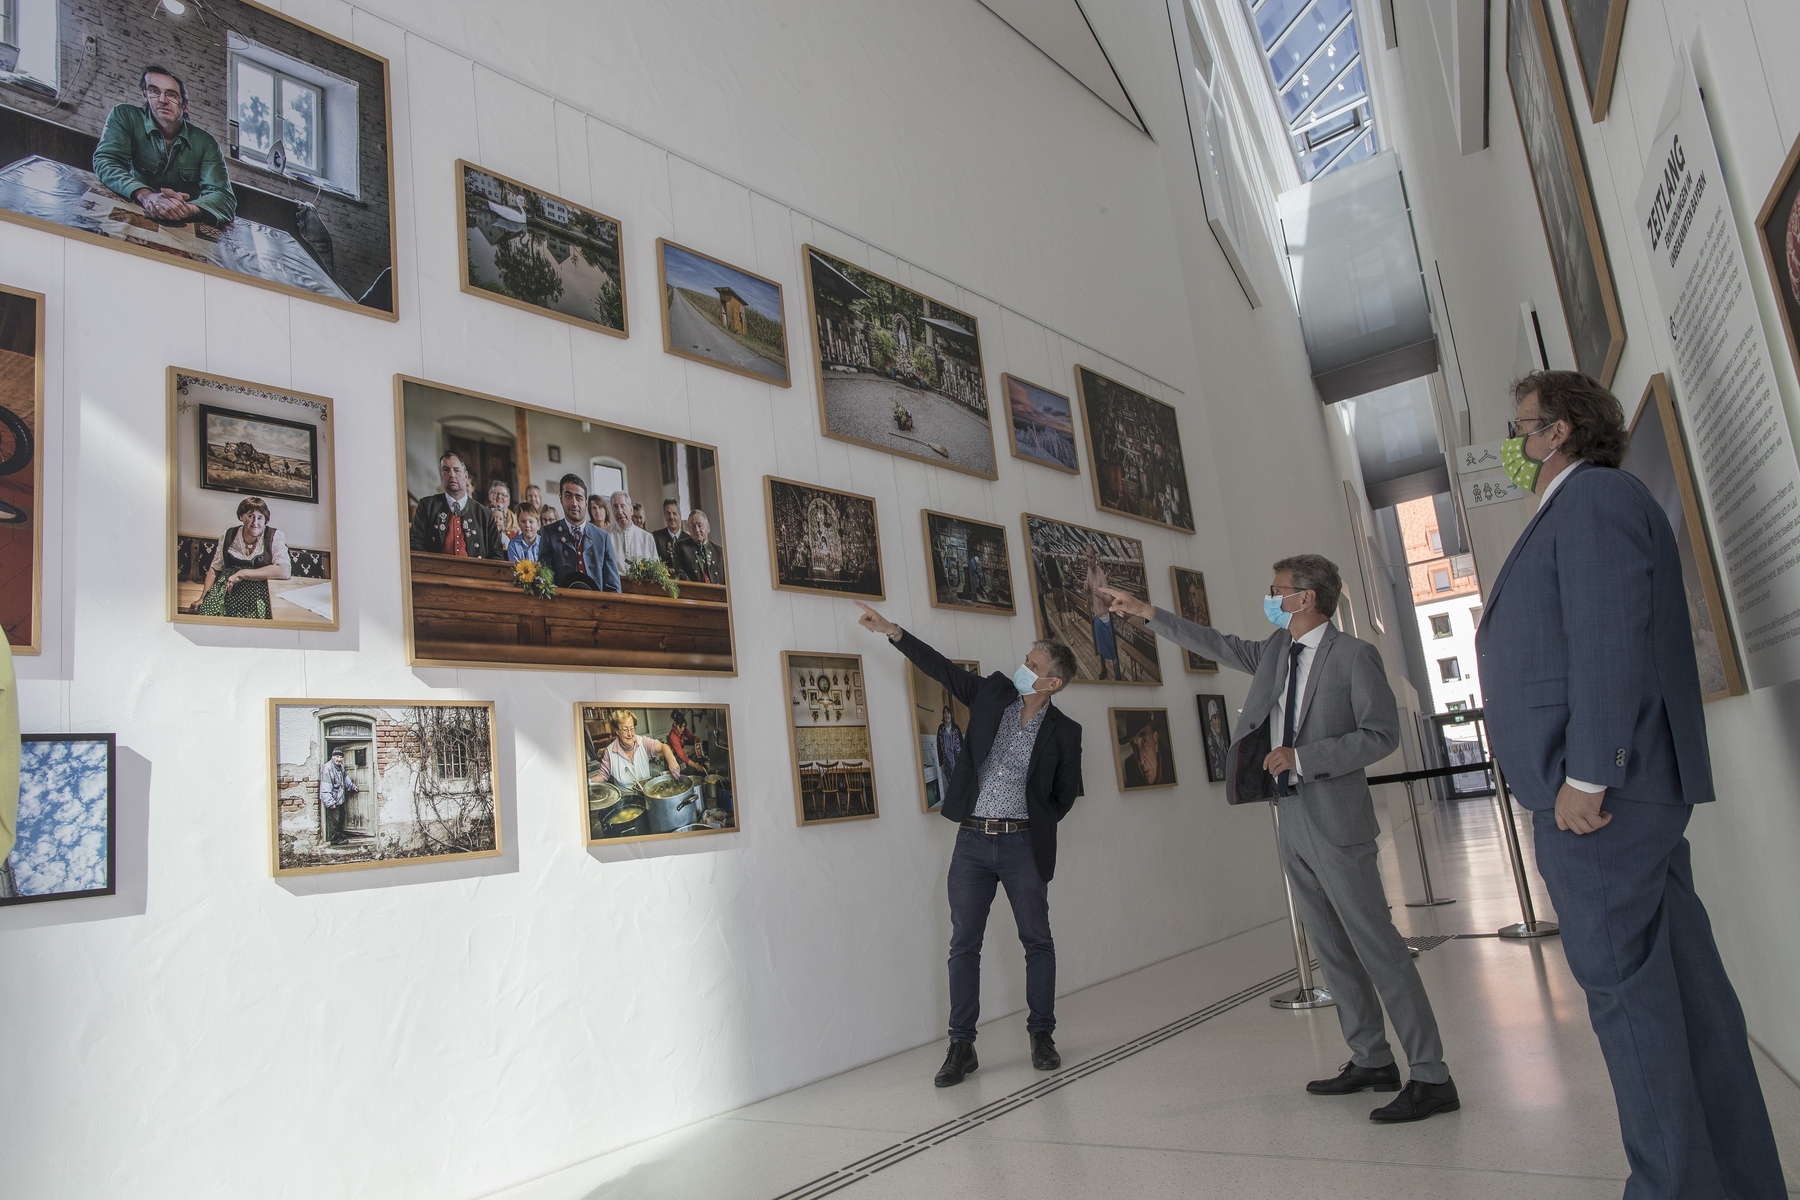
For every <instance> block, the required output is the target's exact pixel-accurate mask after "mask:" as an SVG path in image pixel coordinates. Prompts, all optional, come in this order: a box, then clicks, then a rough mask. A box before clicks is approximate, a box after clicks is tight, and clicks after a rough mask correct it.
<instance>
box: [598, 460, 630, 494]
mask: <svg viewBox="0 0 1800 1200" xmlns="http://www.w3.org/2000/svg"><path fill="white" fill-rule="evenodd" d="M630 490H631V489H630V488H629V487H627V486H625V464H624V463H622V462H620V461H619V460H618V459H616V458H595V459H590V460H589V462H588V495H590V496H611V495H612V494H613V493H614V492H629V491H630Z"/></svg>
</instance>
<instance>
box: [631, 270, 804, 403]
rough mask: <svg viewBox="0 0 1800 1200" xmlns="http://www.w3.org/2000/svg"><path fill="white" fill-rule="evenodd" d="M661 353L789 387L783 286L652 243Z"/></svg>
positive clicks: (747, 272) (749, 273) (743, 271)
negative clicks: (659, 298) (657, 283)
mask: <svg viewBox="0 0 1800 1200" xmlns="http://www.w3.org/2000/svg"><path fill="white" fill-rule="evenodd" d="M656 270H657V274H658V276H659V277H660V282H661V284H662V314H663V349H664V350H667V351H668V352H669V353H670V354H673V355H675V356H677V357H679V358H688V359H692V360H693V361H695V362H701V363H706V364H707V365H708V366H714V367H718V368H719V369H721V370H725V371H733V372H736V373H737V374H739V375H748V376H749V377H750V378H752V379H760V380H762V381H763V382H764V383H773V384H776V385H777V386H779V387H788V386H789V385H790V383H791V382H792V381H791V380H789V378H788V356H787V318H786V316H785V312H786V310H785V309H784V308H783V307H782V303H781V285H780V284H779V283H776V282H775V281H774V280H773V279H765V278H764V277H763V276H761V275H756V274H753V273H751V272H749V271H746V270H744V269H743V268H742V267H734V266H732V265H731V264H729V263H724V262H720V261H719V260H718V259H716V258H713V257H711V256H710V255H706V254H702V253H700V252H699V251H698V250H689V249H688V248H687V247H686V246H678V245H676V244H675V243H674V242H671V241H669V240H667V239H666V238H657V239H656Z"/></svg>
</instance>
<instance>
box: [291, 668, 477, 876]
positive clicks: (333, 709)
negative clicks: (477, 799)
mask: <svg viewBox="0 0 1800 1200" xmlns="http://www.w3.org/2000/svg"><path fill="white" fill-rule="evenodd" d="M286 709H303V710H309V711H307V712H306V713H305V714H303V715H302V714H299V713H297V714H296V715H295V718H294V720H293V721H292V722H291V724H292V725H293V726H295V727H296V728H297V729H298V728H299V727H305V726H309V725H310V729H309V735H314V736H316V738H317V741H309V742H308V744H307V746H306V747H305V754H304V755H303V756H302V757H300V758H289V759H287V760H285V761H286V763H287V764H288V765H290V766H293V767H296V768H298V769H299V771H298V773H290V774H288V775H286V776H284V775H283V774H282V766H283V763H284V760H283V759H282V756H281V753H282V713H283V710H286ZM439 709H443V710H470V709H480V710H482V711H483V712H484V713H485V714H486V721H485V722H484V724H485V726H486V735H487V736H486V752H487V759H486V773H485V784H486V787H487V803H486V808H487V812H488V818H487V819H488V820H489V821H491V822H492V826H493V829H492V837H493V845H491V846H480V847H478V848H476V849H471V850H461V851H452V852H448V853H438V854H417V855H413V854H388V855H386V856H378V857H372V858H353V857H351V854H350V852H345V853H344V854H342V855H341V856H339V861H335V862H311V861H301V856H302V854H303V853H304V854H307V855H308V856H311V857H319V856H323V857H330V856H332V855H333V854H334V853H335V852H334V851H332V850H331V849H330V848H329V845H330V844H331V843H330V839H329V837H328V836H327V834H326V827H327V824H328V821H329V817H328V814H327V812H326V806H324V805H323V804H321V802H320V797H319V790H320V777H319V773H320V772H321V771H322V770H323V769H324V767H325V764H326V763H327V761H328V759H327V757H326V749H325V747H326V746H327V745H328V744H332V743H337V744H340V745H346V746H347V747H348V751H347V755H346V757H347V763H346V773H347V774H348V773H349V772H353V771H354V772H364V771H366V772H367V773H368V774H367V776H366V778H367V779H368V781H369V783H370V786H369V787H366V788H364V787H360V786H359V787H358V788H357V790H356V792H355V794H356V795H363V794H364V793H365V792H366V793H372V795H371V797H370V798H371V799H372V801H373V803H372V804H366V805H365V804H361V803H359V804H357V805H356V809H357V811H356V812H355V813H354V814H353V813H352V812H351V811H350V809H351V804H350V797H349V795H346V796H345V801H344V803H343V804H341V805H338V806H337V807H340V808H343V809H344V810H345V811H344V812H343V813H342V814H341V815H339V816H338V818H337V820H338V821H339V822H340V825H339V828H338V831H339V832H341V833H344V834H345V835H346V837H348V836H350V834H351V832H352V831H351V830H350V828H349V826H350V822H351V819H352V817H353V816H354V817H355V818H356V820H357V822H358V828H357V830H356V831H354V832H355V836H359V837H367V838H371V839H373V842H374V849H375V850H376V851H377V853H378V855H379V852H380V851H382V850H385V849H388V848H390V847H392V846H394V845H396V844H398V842H399V838H400V835H401V834H403V833H404V832H405V830H404V829H403V828H402V829H401V830H399V831H395V830H394V829H393V826H396V825H397V826H402V827H403V826H404V824H405V817H406V815H407V814H408V813H409V812H410V813H411V814H412V818H413V822H414V825H415V826H421V825H422V824H423V823H424V821H425V818H424V816H423V813H424V812H426V811H431V812H432V813H433V817H432V820H433V821H434V823H436V824H437V825H439V826H440V830H441V831H442V830H451V829H453V828H454V826H453V825H452V824H449V823H446V822H445V821H444V820H443V812H442V810H441V809H439V808H436V807H434V806H431V805H426V806H420V805H419V804H418V803H417V797H418V795H419V782H420V780H422V779H424V778H425V777H426V776H427V775H430V776H431V777H432V778H433V780H434V783H433V784H432V785H429V786H433V787H438V788H441V789H443V794H449V793H451V792H453V791H455V790H457V789H456V785H455V784H454V783H449V784H446V782H445V781H446V780H456V779H461V778H465V777H466V773H467V772H469V771H471V770H474V769H476V768H477V767H479V766H480V765H481V759H480V756H479V750H480V748H481V744H480V742H478V741H474V740H473V731H471V730H451V731H450V732H449V734H448V735H446V740H445V743H444V744H443V745H442V746H439V747H435V748H424V747H421V746H420V744H419V742H420V740H421V739H420V737H419V735H418V734H417V732H416V731H417V729H419V728H421V727H422V726H420V725H419V724H417V723H415V725H414V727H413V730H412V731H409V730H405V729H402V730H398V731H395V730H391V729H390V730H388V731H386V734H387V736H385V737H384V732H383V731H382V730H380V729H379V728H378V726H379V724H380V722H381V721H382V719H383V718H382V716H381V715H378V714H379V713H387V712H401V713H414V712H419V711H425V710H439ZM268 719H269V727H268V729H269V731H268V737H269V745H268V756H269V794H268V805H269V808H268V814H269V873H270V874H271V875H273V876H276V877H282V876H287V875H320V874H327V873H336V872H339V871H359V870H369V869H371V868H375V867H402V866H420V865H423V864H425V863H434V862H463V861H466V860H468V859H475V858H495V857H498V856H499V855H500V854H502V853H503V852H504V851H505V831H504V829H503V828H502V822H501V820H500V815H501V803H500V799H501V798H500V754H499V730H498V723H497V721H496V718H495V712H494V702H493V701H492V700H432V701H425V702H421V701H415V700H363V699H315V698H313V697H308V696H299V697H270V699H269V701H268ZM334 721H335V722H337V723H338V724H336V725H331V724H329V723H330V722H334ZM400 723H401V722H399V721H395V720H392V719H391V718H390V724H400ZM334 729H335V730H336V732H335V733H334V732H333V730H334ZM365 730H366V733H365ZM409 738H410V739H411V740H410V743H409ZM452 743H454V744H452ZM358 748H361V749H363V750H364V751H365V752H366V754H365V758H364V761H362V762H360V763H356V762H352V761H348V760H349V758H350V753H352V752H353V751H354V750H355V749H358ZM293 749H294V750H296V751H298V750H299V749H300V747H298V746H296V747H294V748H293ZM384 749H385V752H386V754H387V756H388V763H387V765H386V766H385V767H384V766H383V764H382V754H383V751H384ZM309 762H311V763H312V764H313V766H312V772H311V774H310V775H309V774H306V773H305V768H306V766H307V764H308V763H309ZM402 767H411V768H412V769H411V771H410V773H409V772H408V771H406V770H404V769H397V768H402ZM459 771H460V772H463V773H464V774H458V773H457V772H459ZM409 774H410V784H411V788H410V790H409V791H408V792H407V793H406V794H405V795H404V796H400V795H398V794H397V792H396V791H395V790H390V791H389V792H388V793H387V795H388V796H389V797H390V798H391V799H393V800H395V803H394V804H393V805H392V806H384V804H383V800H382V794H383V793H382V787H383V786H384V785H386V784H388V783H389V782H390V781H392V782H393V784H394V785H395V788H396V789H397V788H398V786H399V783H400V777H401V776H405V775H409ZM284 780H285V782H284ZM353 781H354V780H353ZM482 782H483V781H482V780H478V781H477V783H476V788H475V790H476V792H477V794H479V792H480V789H481V784H482ZM284 789H285V790H286V791H287V792H288V793H289V795H287V796H284V795H283V792H284ZM409 801H410V803H408V802H409ZM289 802H291V803H289ZM446 803H448V802H446ZM384 807H388V813H389V814H390V815H393V816H395V817H396V818H397V820H395V821H392V822H386V821H383V819H382V818H383V815H384V814H383V811H382V810H383V808H384ZM479 808H480V806H479V805H478V806H477V812H479ZM309 809H310V810H312V812H313V813H314V814H315V815H314V816H311V817H309V816H308V815H307V814H308V810H309ZM289 814H291V815H293V816H294V817H295V819H294V820H286V819H285V817H286V816H287V815H289ZM480 824H481V821H480V820H479V819H478V820H477V821H476V822H474V825H475V826H477V827H478V826H479V825H480ZM313 826H316V829H315V828H312V827H313ZM371 828H372V829H373V830H374V832H373V833H369V832H365V830H367V829H371ZM462 832H464V833H466V831H462ZM425 840H426V839H425V838H424V837H423V836H421V844H424V842H425ZM435 840H437V841H441V840H442V836H441V833H440V835H439V836H436V837H435ZM482 840H485V839H483V838H481V836H480V831H479V828H477V829H476V841H477V842H479V841H482ZM309 844H310V850H303V849H302V848H303V847H305V846H308V845H309ZM345 844H348V842H346V843H345ZM284 850H285V851H286V852H287V853H288V854H289V856H290V858H291V860H292V861H295V862H298V863H299V865H290V866H283V865H282V859H283V852H284Z"/></svg>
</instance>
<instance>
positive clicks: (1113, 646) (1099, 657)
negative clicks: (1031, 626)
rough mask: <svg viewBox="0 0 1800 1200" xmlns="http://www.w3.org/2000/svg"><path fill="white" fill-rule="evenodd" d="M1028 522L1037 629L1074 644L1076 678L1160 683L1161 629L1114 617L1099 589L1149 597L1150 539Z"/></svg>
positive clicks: (1060, 523) (1026, 517) (1049, 522)
mask: <svg viewBox="0 0 1800 1200" xmlns="http://www.w3.org/2000/svg"><path fill="white" fill-rule="evenodd" d="M1024 522H1025V544H1026V545H1027V546H1028V547H1029V548H1030V551H1031V595H1032V604H1033V607H1034V608H1035V610H1036V613H1037V627H1038V636H1039V637H1043V638H1054V639H1056V640H1057V641H1060V642H1062V643H1063V644H1064V645H1066V646H1068V647H1069V649H1070V650H1072V651H1074V653H1075V666H1076V669H1077V673H1076V677H1075V680H1074V682H1077V683H1101V682H1111V683H1148V684H1154V683H1161V682H1162V663H1161V662H1160V661H1159V659H1158V656H1157V647H1156V635H1155V634H1153V633H1151V632H1150V630H1149V628H1148V627H1147V626H1146V625H1145V624H1144V623H1143V622H1141V621H1137V620H1134V619H1132V618H1129V617H1115V616H1113V615H1112V613H1111V612H1110V611H1109V607H1110V606H1109V604H1108V602H1107V601H1106V599H1105V598H1104V597H1103V596H1101V595H1100V589H1101V588H1117V589H1118V590H1119V591H1122V592H1127V593H1129V594H1130V595H1133V596H1136V597H1137V598H1138V599H1140V600H1148V599H1150V585H1149V574H1148V571H1147V570H1146V568H1145V566H1144V543H1142V542H1140V541H1138V540H1137V539H1136V538H1130V537H1121V536H1119V535H1118V534H1116V533H1106V532H1105V531H1103V530H1099V529H1089V528H1087V527H1086V526H1083V525H1071V524H1069V523H1068V522H1066V521H1057V520H1052V519H1051V518H1049V517H1038V516H1033V515H1032V514H1030V513H1026V514H1025V515H1024Z"/></svg>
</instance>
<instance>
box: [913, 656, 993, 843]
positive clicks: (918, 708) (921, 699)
mask: <svg viewBox="0 0 1800 1200" xmlns="http://www.w3.org/2000/svg"><path fill="white" fill-rule="evenodd" d="M950 662H951V664H952V665H954V666H958V667H961V668H962V669H963V670H965V671H967V672H969V673H970V674H972V675H980V674H981V663H980V662H978V661H977V660H975V659H972V658H953V659H951V660H950ZM927 688H929V689H931V690H932V692H934V693H935V694H933V695H926V694H925V693H924V689H927ZM906 694H907V699H908V700H910V701H911V703H912V726H913V728H912V734H913V739H912V740H913V750H914V753H915V754H916V756H917V761H918V764H919V811H920V812H923V813H935V812H937V811H939V810H940V809H941V808H943V805H944V788H945V787H946V786H948V784H949V782H950V780H949V771H947V770H946V769H945V768H944V765H943V757H942V754H941V752H940V751H939V749H938V740H937V731H938V729H939V724H932V725H931V728H930V729H929V730H927V729H926V728H925V727H924V726H925V725H926V724H927V722H928V721H938V722H939V723H940V724H941V718H939V717H937V716H936V715H935V714H939V713H941V712H942V711H943V709H944V707H945V704H946V703H948V705H949V708H950V723H951V724H952V725H954V726H955V727H956V732H957V734H958V740H959V741H960V740H961V739H962V738H965V737H967V736H968V732H969V707H968V705H966V704H964V703H963V702H962V701H961V700H958V699H957V698H956V697H954V696H952V695H951V694H950V689H949V688H947V687H945V686H944V685H943V684H941V683H939V682H938V681H937V680H935V679H933V678H932V677H931V676H929V675H927V674H925V672H923V671H921V670H919V668H918V667H917V666H916V665H914V663H913V662H912V660H911V659H908V660H907V663H906ZM928 701H929V703H928ZM928 739H929V740H930V741H931V742H932V749H931V751H930V753H929V754H927V752H926V749H925V743H926V741H927V740H928ZM933 771H935V772H936V773H937V784H938V802H937V803H936V804H933V803H932V802H931V784H932V780H931V779H930V778H928V773H929V772H933Z"/></svg>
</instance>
